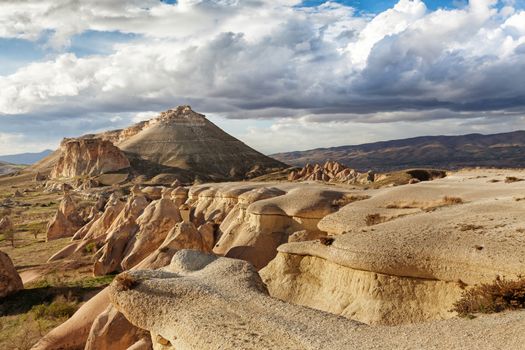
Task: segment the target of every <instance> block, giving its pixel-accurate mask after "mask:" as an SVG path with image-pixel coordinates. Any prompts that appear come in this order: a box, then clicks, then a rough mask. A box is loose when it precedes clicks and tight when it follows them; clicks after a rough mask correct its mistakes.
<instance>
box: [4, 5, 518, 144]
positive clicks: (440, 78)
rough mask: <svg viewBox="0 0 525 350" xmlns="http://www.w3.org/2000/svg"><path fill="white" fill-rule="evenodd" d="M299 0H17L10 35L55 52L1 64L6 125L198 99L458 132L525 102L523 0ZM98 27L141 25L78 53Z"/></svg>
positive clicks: (212, 105) (214, 110) (96, 116)
mask: <svg viewBox="0 0 525 350" xmlns="http://www.w3.org/2000/svg"><path fill="white" fill-rule="evenodd" d="M300 3H301V2H300V1H298V0H281V1H274V0H272V1H270V0H246V1H237V0H214V1H212V0H179V1H178V2H177V4H175V5H170V4H165V3H163V2H160V1H153V0H151V1H138V0H137V1H127V2H122V1H102V0H98V1H82V2H79V1H74V0H68V1H61V2H56V1H50V0H47V1H46V0H43V1H32V0H27V1H5V0H4V1H2V9H1V10H0V37H4V38H19V39H25V40H35V41H36V40H42V37H43V36H48V37H49V39H48V40H47V45H49V46H50V47H54V48H55V54H54V55H50V56H48V57H47V58H45V59H43V60H40V61H35V62H32V63H31V64H28V65H26V66H24V67H22V68H19V69H18V70H17V71H15V72H13V73H12V74H9V75H4V76H0V89H1V91H2V94H0V126H2V128H3V125H5V123H6V120H7V119H6V118H8V116H9V120H13V118H19V119H21V120H22V119H23V120H33V119H34V120H37V119H40V120H47V121H48V122H52V123H55V124H56V125H60V123H61V121H62V120H68V121H71V120H77V122H76V123H73V124H74V125H79V127H76V128H75V131H76V130H78V131H79V132H81V131H82V130H83V129H82V128H83V127H84V126H85V130H84V131H92V130H94V129H97V130H98V129H99V128H100V127H104V126H112V125H115V126H116V125H120V124H121V123H124V122H127V121H130V120H134V119H135V120H136V119H140V114H139V113H146V114H148V115H149V113H150V111H160V110H164V109H166V108H169V107H172V106H174V105H177V104H191V105H193V107H194V108H195V109H197V110H199V111H201V112H205V113H209V114H212V115H218V116H223V117H227V118H233V119H273V120H274V123H275V125H281V124H280V123H282V120H290V123H292V121H294V120H297V121H300V122H298V123H299V125H301V127H302V128H303V131H305V132H306V131H311V128H308V127H306V126H305V125H306V124H307V123H311V126H312V127H313V126H315V127H318V126H319V125H321V124H322V123H326V125H332V123H336V122H338V123H341V122H342V121H344V122H346V123H347V124H345V125H354V126H353V128H357V127H359V128H365V129H367V128H369V127H370V128H372V127H373V128H383V129H385V130H387V129H388V128H391V129H392V130H397V133H392V135H394V134H396V135H401V134H403V133H404V131H405V130H406V129H399V128H401V127H402V126H401V124H400V123H403V122H405V123H417V122H425V123H430V122H431V121H435V123H434V126H435V125H437V124H439V125H441V130H443V131H445V132H446V131H447V130H449V127H448V126H445V125H444V124H443V120H450V125H455V126H457V127H458V129H457V131H458V132H460V130H461V131H466V130H471V129H472V128H474V127H470V126H469V127H466V126H465V122H466V121H468V123H478V125H481V124H483V123H482V121H484V120H490V122H489V124H491V123H492V121H493V120H499V121H502V120H507V119H506V118H517V116H522V115H524V114H525V113H524V110H525V79H523V77H525V49H524V47H525V27H524V26H523V23H525V11H520V10H518V9H517V8H516V7H515V5H514V4H513V2H509V1H507V2H505V3H504V4H503V5H504V6H496V5H497V1H494V0H471V1H470V2H469V4H468V5H467V6H461V7H458V8H454V9H439V10H436V11H429V10H428V8H427V7H426V6H425V4H424V2H423V1H420V0H400V1H399V2H398V3H397V4H396V5H395V6H394V7H393V8H391V9H388V10H386V11H384V12H382V13H379V14H375V15H372V14H368V15H361V14H357V13H356V11H355V10H354V9H353V8H352V7H349V6H345V5H341V4H338V3H335V2H326V3H324V4H322V5H320V6H316V7H301V6H300ZM86 31H95V32H97V31H99V32H121V33H130V34H134V35H135V37H134V39H133V40H130V41H125V42H119V43H115V44H114V46H113V48H112V50H111V51H110V52H109V53H106V52H105V53H103V54H97V55H91V56H86V57H78V56H77V55H75V53H74V52H70V51H69V50H68V45H69V43H70V40H71V38H72V37H73V36H75V35H79V34H81V33H85V32H86ZM105 51H106V50H105ZM2 114H3V115H4V116H3V117H2ZM137 114H139V117H136V116H135V115H137ZM144 115H145V114H144ZM116 117H118V118H116ZM86 120H93V122H92V124H91V125H89V123H84V122H83V121H86ZM352 123H354V124H352ZM436 123H437V124H436ZM86 125H89V126H86ZM290 125H291V124H290ZM427 125H431V124H427ZM469 125H471V124H469ZM491 125H492V124H491ZM509 125H510V124H509ZM513 125H514V124H513ZM61 128H62V127H61ZM61 128H58V129H57V130H61V131H66V132H70V131H73V130H71V129H61ZM2 130H3V129H2ZM279 130H281V129H279ZM286 130H288V129H286ZM330 130H332V131H333V132H334V133H337V130H335V129H330ZM414 130H415V131H414V132H416V131H421V132H423V131H424V130H427V128H424V127H418V128H416V129H414ZM429 130H432V129H429ZM66 132H62V133H66ZM290 132H291V131H290ZM366 134H367V133H366V132H364V133H363V134H362V135H366ZM377 134H378V135H379V134H381V135H383V136H385V137H386V136H388V135H387V133H379V132H378V133H377ZM244 135H245V137H247V138H248V139H249V140H254V142H256V141H255V140H256V136H254V135H255V134H250V133H244ZM61 136H62V135H61ZM57 137H58V136H57ZM328 139H329V138H328ZM315 145H316V144H313V145H312V146H315Z"/></svg>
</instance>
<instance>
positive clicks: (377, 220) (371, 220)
mask: <svg viewBox="0 0 525 350" xmlns="http://www.w3.org/2000/svg"><path fill="white" fill-rule="evenodd" d="M388 220H389V219H388V218H387V217H386V216H382V215H381V214H379V213H374V214H368V215H367V216H366V218H365V222H366V226H374V225H378V224H381V223H383V222H387V221H388Z"/></svg>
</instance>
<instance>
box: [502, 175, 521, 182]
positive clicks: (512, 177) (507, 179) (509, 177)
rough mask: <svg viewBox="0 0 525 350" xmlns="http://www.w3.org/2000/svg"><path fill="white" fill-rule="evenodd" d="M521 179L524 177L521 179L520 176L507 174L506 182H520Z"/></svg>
mask: <svg viewBox="0 0 525 350" xmlns="http://www.w3.org/2000/svg"><path fill="white" fill-rule="evenodd" d="M520 181H523V179H520V178H519V177H516V176H507V177H506V178H505V183H506V184H511V183H514V182H520Z"/></svg>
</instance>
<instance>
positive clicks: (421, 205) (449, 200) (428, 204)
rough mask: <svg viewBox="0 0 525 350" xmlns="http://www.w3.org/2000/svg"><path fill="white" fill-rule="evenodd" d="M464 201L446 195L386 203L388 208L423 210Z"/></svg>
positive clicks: (431, 209)
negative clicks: (424, 199)
mask: <svg viewBox="0 0 525 350" xmlns="http://www.w3.org/2000/svg"><path fill="white" fill-rule="evenodd" d="M462 203H464V201H463V199H461V198H459V197H452V196H444V197H443V198H441V199H438V200H435V201H401V202H394V203H390V204H387V205H386V208H387V209H421V210H423V211H433V210H436V209H438V208H442V207H447V206H451V205H458V204H462Z"/></svg>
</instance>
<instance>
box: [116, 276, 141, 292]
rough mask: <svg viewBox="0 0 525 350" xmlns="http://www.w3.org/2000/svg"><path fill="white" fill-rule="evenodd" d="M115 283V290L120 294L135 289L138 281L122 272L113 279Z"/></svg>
mask: <svg viewBox="0 0 525 350" xmlns="http://www.w3.org/2000/svg"><path fill="white" fill-rule="evenodd" d="M115 281H116V282H117V289H118V290H119V291H121V292H124V291H128V290H130V289H133V288H135V287H136V286H137V285H138V284H139V280H137V279H136V278H135V277H133V276H132V275H130V274H129V273H127V272H123V273H121V274H120V275H118V276H117V277H116V278H115Z"/></svg>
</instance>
